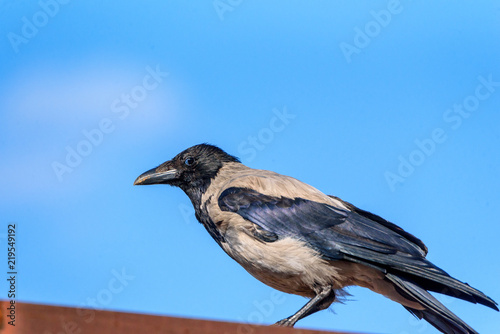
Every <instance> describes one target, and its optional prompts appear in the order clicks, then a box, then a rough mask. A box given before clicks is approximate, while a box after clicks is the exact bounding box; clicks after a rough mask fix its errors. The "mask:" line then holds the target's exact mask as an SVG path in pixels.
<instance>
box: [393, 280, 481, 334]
mask: <svg viewBox="0 0 500 334" xmlns="http://www.w3.org/2000/svg"><path fill="white" fill-rule="evenodd" d="M386 277H387V278H388V279H389V280H390V281H391V282H392V283H394V285H395V286H396V288H397V289H398V291H399V292H400V293H401V294H402V295H403V296H405V297H406V298H408V299H410V300H414V301H416V302H418V303H419V304H420V305H422V306H423V307H424V308H425V309H424V310H417V309H414V308H410V307H407V306H405V308H406V309H407V310H408V311H409V312H410V313H412V314H413V315H414V316H416V317H417V318H419V319H425V320H427V321H428V322H429V323H430V324H431V325H433V326H434V327H436V328H437V329H439V330H440V331H441V332H442V333H445V334H478V333H477V332H476V331H475V330H474V329H472V328H471V327H470V326H469V325H467V324H466V323H465V322H464V321H463V320H462V319H460V318H459V317H457V316H456V315H455V314H453V313H452V312H451V311H450V310H448V309H447V308H446V307H445V306H444V305H443V304H441V303H440V302H439V301H438V300H437V299H436V298H434V297H433V296H432V295H431V294H430V293H429V292H427V291H426V290H424V289H422V288H421V287H420V286H418V285H417V284H415V283H414V282H412V281H410V280H408V279H406V278H403V277H400V276H396V275H394V274H391V273H387V274H386Z"/></svg>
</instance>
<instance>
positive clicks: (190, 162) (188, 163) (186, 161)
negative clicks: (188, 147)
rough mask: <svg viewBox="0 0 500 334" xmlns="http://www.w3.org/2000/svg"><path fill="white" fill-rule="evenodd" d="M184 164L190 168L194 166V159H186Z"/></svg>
mask: <svg viewBox="0 0 500 334" xmlns="http://www.w3.org/2000/svg"><path fill="white" fill-rule="evenodd" d="M184 164H185V165H186V166H192V165H193V164H194V158H191V157H189V158H187V159H186V160H185V161H184Z"/></svg>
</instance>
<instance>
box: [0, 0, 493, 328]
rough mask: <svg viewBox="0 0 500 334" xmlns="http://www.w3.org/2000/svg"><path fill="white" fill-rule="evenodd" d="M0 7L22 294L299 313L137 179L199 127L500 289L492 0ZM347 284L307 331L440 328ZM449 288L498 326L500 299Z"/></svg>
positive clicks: (178, 205) (488, 289)
mask: <svg viewBox="0 0 500 334" xmlns="http://www.w3.org/2000/svg"><path fill="white" fill-rule="evenodd" d="M0 6H1V10H0V22H2V23H1V24H0V36H2V38H1V39H0V72H1V73H2V75H1V76H0V110H1V111H0V133H1V136H0V138H1V145H0V154H1V156H2V164H1V165H0V173H1V175H3V177H2V178H0V189H1V192H0V196H1V199H0V211H1V212H2V223H1V224H2V226H3V227H2V229H3V230H2V231H0V237H1V242H2V243H5V236H6V234H5V233H6V231H7V225H8V224H9V223H15V224H16V226H17V239H18V241H17V243H18V254H17V256H18V271H19V275H18V300H21V301H26V302H35V303H48V304H62V305H70V306H87V307H93V308H98V309H101V308H102V309H111V310H123V311H132V312H146V313H154V314H164V315H175V316H184V317H196V318H207V319H217V320H228V321H249V322H254V323H263V324H270V323H273V322H275V321H277V320H279V319H281V318H284V317H286V316H289V315H291V314H292V313H294V312H295V311H297V310H298V309H299V308H300V307H301V306H302V305H303V304H304V303H305V299H303V298H301V297H297V296H292V295H286V294H283V293H279V292H274V290H272V289H271V288H270V287H267V286H265V285H264V284H262V283H260V282H259V281H257V280H256V279H254V278H253V277H251V276H250V275H249V274H247V273H246V272H245V271H244V270H243V269H242V268H240V267H239V266H238V265H237V264H236V263H235V262H233V261H232V260H231V259H230V258H229V257H228V256H227V255H226V254H224V252H223V251H222V250H221V249H219V247H218V246H217V244H216V243H215V242H214V241H213V240H211V238H210V237H209V235H208V234H207V233H206V231H205V230H204V228H203V227H202V226H201V225H199V224H198V223H197V222H196V220H195V218H194V215H193V209H192V208H191V204H190V202H189V199H188V198H187V197H186V196H185V195H184V194H183V193H182V191H180V190H179V189H174V188H170V187H166V186H149V187H133V186H132V183H133V181H134V179H135V178H136V177H137V176H138V175H139V174H141V173H142V172H144V171H146V170H148V169H150V168H152V167H155V166H156V165H158V164H160V163H162V162H163V161H165V160H168V159H170V158H171V157H173V156H174V155H175V154H177V153H178V152H180V151H181V150H183V149H185V148H187V147H189V146H191V145H195V144H198V143H202V142H209V143H212V144H216V145H218V146H220V147H222V148H223V149H224V150H226V151H227V152H229V153H231V154H233V155H237V156H239V157H240V158H241V159H242V161H243V162H244V163H245V164H247V165H248V166H250V167H254V168H262V169H269V170H273V171H276V172H279V173H282V174H286V175H291V176H294V177H296V178H298V179H300V180H302V181H304V182H307V183H309V184H311V185H313V186H315V187H317V188H319V189H320V190H322V191H323V192H325V193H328V194H333V195H336V196H339V197H341V198H343V199H345V200H347V201H350V202H352V203H354V204H355V205H357V206H359V207H361V208H363V209H366V210H369V211H372V212H374V213H377V214H379V215H381V216H383V217H385V218H386V219H388V220H391V221H392V222H394V223H396V224H398V225H400V226H402V227H403V228H405V229H406V230H408V231H409V232H411V233H414V234H415V235H417V236H418V237H420V238H421V239H422V240H423V241H424V242H425V243H426V244H427V246H428V247H429V249H430V252H429V255H428V258H429V259H430V260H431V261H433V262H434V263H435V264H437V265H438V266H440V267H442V268H443V269H445V270H446V271H448V272H449V273H450V274H452V275H453V276H455V277H457V278H459V279H460V280H462V281H466V282H468V283H470V284H471V285H473V286H474V287H477V288H478V289H479V290H481V291H483V292H485V293H486V294H487V295H489V296H491V297H492V298H494V299H496V300H497V301H499V300H500V288H499V286H498V280H499V277H500V263H499V261H498V257H499V255H500V250H499V246H498V235H499V232H500V228H499V223H498V222H499V218H498V216H497V214H496V208H498V207H499V205H500V193H499V191H498V189H499V188H500V178H499V177H498V172H499V171H500V158H499V154H498V148H499V145H500V134H499V129H500V127H499V124H500V115H499V113H498V112H499V106H500V68H499V66H498V59H500V17H499V16H500V6H499V4H498V3H497V2H495V1H481V2H472V1H462V2H459V3H453V4H452V3H449V2H447V1H434V2H432V4H430V3H421V2H416V1H400V2H395V1H347V0H345V1H287V2H285V1H279V2H278V1H276V2H269V1H244V0H242V1H229V0H220V1H204V2H187V1H169V2H166V1H148V2H143V1H127V2H118V1H85V2H82V1H62V0H61V1H60V2H55V0H42V1H40V2H37V1H32V2H25V1H23V2H17V1H2V2H0ZM2 248H3V249H5V248H4V246H2ZM4 256H6V254H5V255H4ZM5 271H6V270H5ZM0 288H1V290H2V291H7V286H6V282H5V281H3V283H2V284H1V285H0ZM349 292H351V293H352V295H353V296H352V297H350V300H351V301H348V302H346V304H345V305H341V304H337V305H334V306H333V310H334V312H335V313H336V314H332V312H320V313H318V314H315V315H313V316H310V317H308V318H306V319H304V320H302V321H301V322H299V323H298V326H299V327H305V328H316V329H327V330H328V329H330V330H345V331H358V332H373V333H382V332H384V333H398V334H400V333H401V334H403V333H436V330H434V329H433V328H432V327H431V326H430V325H428V324H426V323H425V322H423V321H422V322H417V321H415V320H413V319H412V317H411V315H410V314H409V313H408V312H407V311H406V310H405V309H404V308H402V307H401V306H400V305H398V304H396V303H394V302H391V301H389V300H387V299H385V298H384V297H381V296H378V295H376V294H374V293H372V292H371V291H368V290H365V289H362V288H350V289H349ZM1 298H6V295H5V294H2V295H1ZM441 300H442V301H443V302H444V303H445V305H447V306H448V307H449V308H450V309H451V310H452V311H453V312H455V313H456V314H457V315H459V316H460V317H462V318H463V319H464V320H465V321H466V322H468V323H469V324H470V325H471V326H472V327H473V328H475V329H476V330H478V331H479V332H481V333H497V332H499V331H500V315H499V314H498V313H496V312H494V311H492V310H489V309H487V308H486V307H483V306H479V305H473V304H469V303H467V302H463V301H459V300H453V299H451V298H446V297H444V298H441ZM81 316H82V317H81V319H82V321H85V320H87V319H88V318H87V316H88V314H82V315H81Z"/></svg>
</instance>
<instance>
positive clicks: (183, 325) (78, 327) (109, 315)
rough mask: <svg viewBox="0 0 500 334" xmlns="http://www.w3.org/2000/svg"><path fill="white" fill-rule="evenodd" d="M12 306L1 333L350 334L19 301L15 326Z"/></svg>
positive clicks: (4, 316)
mask: <svg viewBox="0 0 500 334" xmlns="http://www.w3.org/2000/svg"><path fill="white" fill-rule="evenodd" d="M9 306H10V303H9V301H0V307H1V311H0V315H1V325H0V326H1V327H0V333H1V334H14V333H16V334H37V333H40V334H87V333H89V334H90V333H92V334H104V333H106V334H111V333H113V334H114V333H123V334H128V333H130V334H132V333H133V334H137V333H146V334H327V333H330V334H347V333H345V332H343V333H341V332H325V331H314V330H306V329H293V328H283V327H274V326H257V325H249V324H243V323H232V322H221V321H211V320H198V319H186V318H176V317H167V316H158V315H149V314H140V313H126V312H114V311H99V310H94V309H82V308H73V307H63V306H49V305H43V304H29V303H20V302H16V303H15V326H12V325H10V324H8V322H9V321H11V319H9V313H10V311H9V309H8V307H9Z"/></svg>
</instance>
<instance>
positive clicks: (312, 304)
mask: <svg viewBox="0 0 500 334" xmlns="http://www.w3.org/2000/svg"><path fill="white" fill-rule="evenodd" d="M334 300H335V291H334V290H333V289H332V287H331V286H328V287H324V288H323V289H322V290H321V291H320V292H319V293H318V294H317V295H316V296H315V297H314V298H312V299H311V300H310V301H308V302H307V304H305V305H304V306H303V307H302V308H301V309H300V310H298V311H297V313H295V314H294V315H292V316H289V317H288V318H285V319H283V320H280V321H278V322H277V323H276V324H275V325H277V326H284V327H293V326H294V325H295V323H296V322H297V321H299V320H300V319H302V318H305V317H307V316H308V315H311V314H313V313H315V312H318V311H321V310H324V309H327V308H328V307H329V306H330V305H331V304H332V303H333V301H334Z"/></svg>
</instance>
